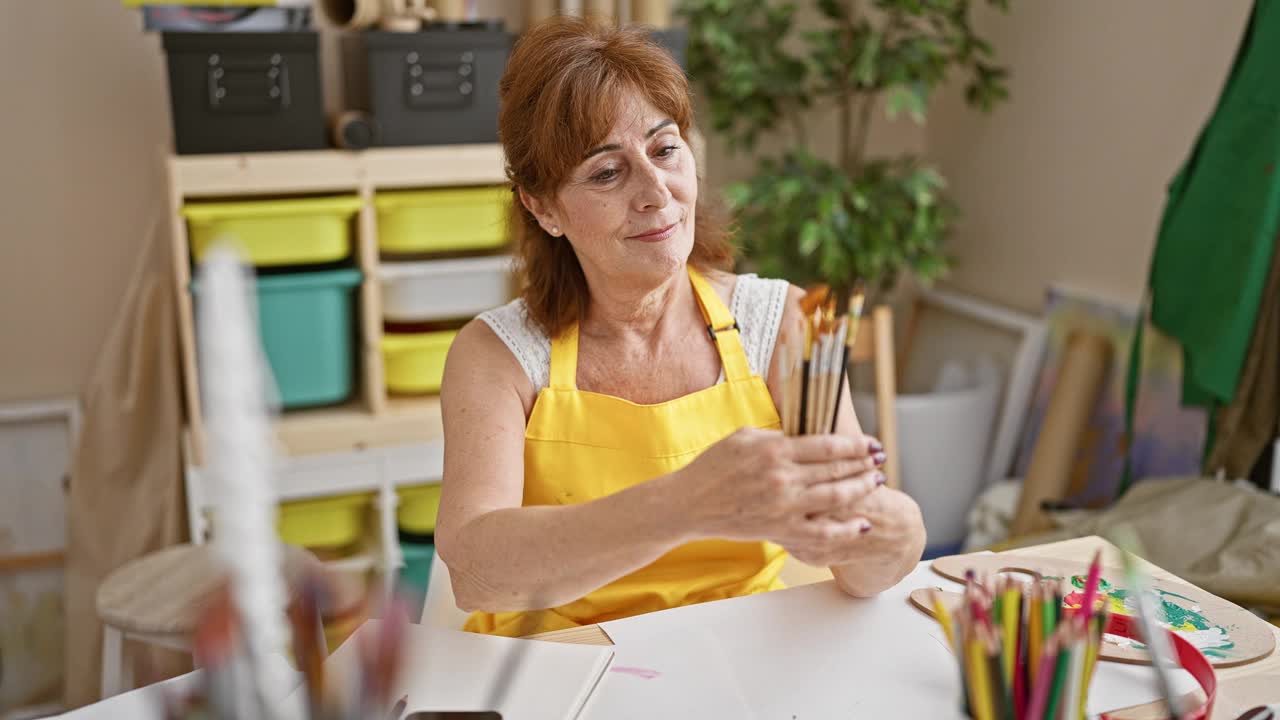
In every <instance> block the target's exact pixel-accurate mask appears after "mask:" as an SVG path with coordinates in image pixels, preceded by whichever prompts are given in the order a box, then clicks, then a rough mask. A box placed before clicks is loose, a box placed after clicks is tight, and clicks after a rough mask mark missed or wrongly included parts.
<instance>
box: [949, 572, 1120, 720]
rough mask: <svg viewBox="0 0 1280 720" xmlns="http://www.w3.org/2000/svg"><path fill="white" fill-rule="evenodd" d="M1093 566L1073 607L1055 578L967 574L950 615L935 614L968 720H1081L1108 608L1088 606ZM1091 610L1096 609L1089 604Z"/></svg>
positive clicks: (1094, 576)
mask: <svg viewBox="0 0 1280 720" xmlns="http://www.w3.org/2000/svg"><path fill="white" fill-rule="evenodd" d="M1098 570H1099V564H1098V561H1097V560H1095V561H1094V565H1093V568H1092V570H1091V571H1090V573H1089V578H1088V580H1087V582H1086V585H1085V588H1084V595H1083V598H1082V602H1081V604H1080V606H1079V607H1074V608H1073V607H1064V606H1063V596H1062V594H1061V587H1060V585H1059V583H1058V581H1057V580H1042V579H1039V578H1037V579H1036V580H1034V581H1031V582H1022V581H1019V580H1016V579H1013V578H1010V577H1008V576H998V577H997V578H996V579H995V580H994V581H988V580H987V579H978V578H976V577H974V576H973V575H972V574H970V577H969V578H968V582H967V583H966V586H965V591H964V600H963V602H962V603H961V605H960V608H959V609H958V610H957V611H956V612H955V614H954V615H953V614H952V613H951V612H950V611H948V610H947V608H946V606H945V605H944V604H943V602H942V599H941V598H940V597H939V596H937V595H936V594H935V596H934V598H933V605H934V614H935V617H936V618H937V619H938V622H939V624H940V625H941V626H942V629H943V632H945V633H946V635H947V640H948V642H950V643H951V646H952V649H953V651H954V652H955V654H956V658H957V659H958V665H959V666H960V676H961V682H962V688H963V693H964V708H965V712H966V713H967V714H968V715H969V717H972V718H974V720H1084V718H1085V717H1086V715H1085V705H1086V703H1087V701H1088V698H1089V683H1090V681H1091V679H1092V677H1093V670H1094V667H1095V666H1096V665H1097V661H1098V650H1099V648H1100V646H1101V643H1102V634H1103V630H1104V628H1106V626H1107V620H1108V614H1109V611H1108V610H1107V608H1106V607H1105V603H1102V604H1099V603H1095V602H1094V600H1095V598H1097V588H1098V577H1099V574H1098ZM1095 605H1098V607H1094V606H1095Z"/></svg>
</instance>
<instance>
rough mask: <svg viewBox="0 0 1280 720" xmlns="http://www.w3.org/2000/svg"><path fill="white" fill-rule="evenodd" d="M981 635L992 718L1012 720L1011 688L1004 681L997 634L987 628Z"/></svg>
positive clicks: (1000, 644) (1001, 648) (1000, 648)
mask: <svg viewBox="0 0 1280 720" xmlns="http://www.w3.org/2000/svg"><path fill="white" fill-rule="evenodd" d="M983 635H984V638H983V639H984V642H985V644H986V647H987V667H988V668H989V672H990V673H991V705H992V717H996V718H1002V719H1003V720H1014V718H1013V695H1012V692H1011V687H1012V686H1011V685H1010V684H1009V683H1008V682H1006V681H1005V679H1004V668H1003V667H1002V665H1003V664H1004V661H1003V659H1002V657H1001V655H1003V652H1002V650H1003V647H1002V642H1001V639H1000V636H999V633H997V632H996V630H995V629H993V628H990V627H988V628H984V629H983Z"/></svg>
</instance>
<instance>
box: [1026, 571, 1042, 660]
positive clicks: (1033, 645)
mask: <svg viewBox="0 0 1280 720" xmlns="http://www.w3.org/2000/svg"><path fill="white" fill-rule="evenodd" d="M1041 592H1042V588H1041V586H1040V583H1032V584H1031V590H1030V593H1029V598H1028V605H1027V671H1028V674H1029V675H1030V676H1031V677H1032V678H1034V677H1035V676H1036V674H1037V671H1038V670H1039V669H1040V648H1041V647H1042V646H1043V640H1042V638H1041V637H1040V626H1041V624H1042V623H1043V622H1044V616H1043V615H1041V610H1040V604H1041V602H1040V595H1041Z"/></svg>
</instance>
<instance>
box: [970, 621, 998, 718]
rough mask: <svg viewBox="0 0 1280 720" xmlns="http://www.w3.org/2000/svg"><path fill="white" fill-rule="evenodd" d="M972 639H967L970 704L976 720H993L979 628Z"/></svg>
mask: <svg viewBox="0 0 1280 720" xmlns="http://www.w3.org/2000/svg"><path fill="white" fill-rule="evenodd" d="M972 635H973V637H971V638H970V639H969V675H970V677H971V678H972V680H971V682H972V683H973V693H972V698H971V700H970V704H971V705H972V707H973V713H974V715H976V716H977V718H976V720H995V714H994V706H993V703H992V694H991V685H990V675H991V671H990V669H989V666H988V664H987V656H986V652H985V650H984V648H983V643H982V640H981V639H980V636H981V628H974V632H973V633H972Z"/></svg>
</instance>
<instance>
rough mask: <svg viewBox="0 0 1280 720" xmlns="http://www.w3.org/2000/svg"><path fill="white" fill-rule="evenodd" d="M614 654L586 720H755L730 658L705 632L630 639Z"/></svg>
mask: <svg viewBox="0 0 1280 720" xmlns="http://www.w3.org/2000/svg"><path fill="white" fill-rule="evenodd" d="M613 650H614V656H613V663H612V664H611V665H610V666H609V671H608V672H606V673H605V676H604V678H603V679H602V680H601V681H600V686H599V687H597V688H596V691H595V693H593V694H592V696H591V700H590V702H589V703H588V705H587V709H586V712H585V713H584V714H583V717H584V718H586V719H587V720H654V719H655V718H741V720H750V718H753V717H755V716H754V714H753V713H752V712H751V710H750V709H749V708H748V706H747V702H746V698H745V697H743V695H742V691H741V689H740V688H739V687H738V683H737V681H736V680H735V679H734V677H733V674H732V672H730V670H729V659H728V658H727V657H725V655H724V651H723V650H721V649H720V644H719V643H718V642H716V640H715V638H714V637H712V636H711V634H710V633H708V632H706V631H705V630H694V631H692V632H681V633H680V634H678V635H676V634H668V633H655V634H652V635H644V636H641V637H631V638H628V641H627V642H626V643H623V644H619V645H615V646H614V649H613Z"/></svg>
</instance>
